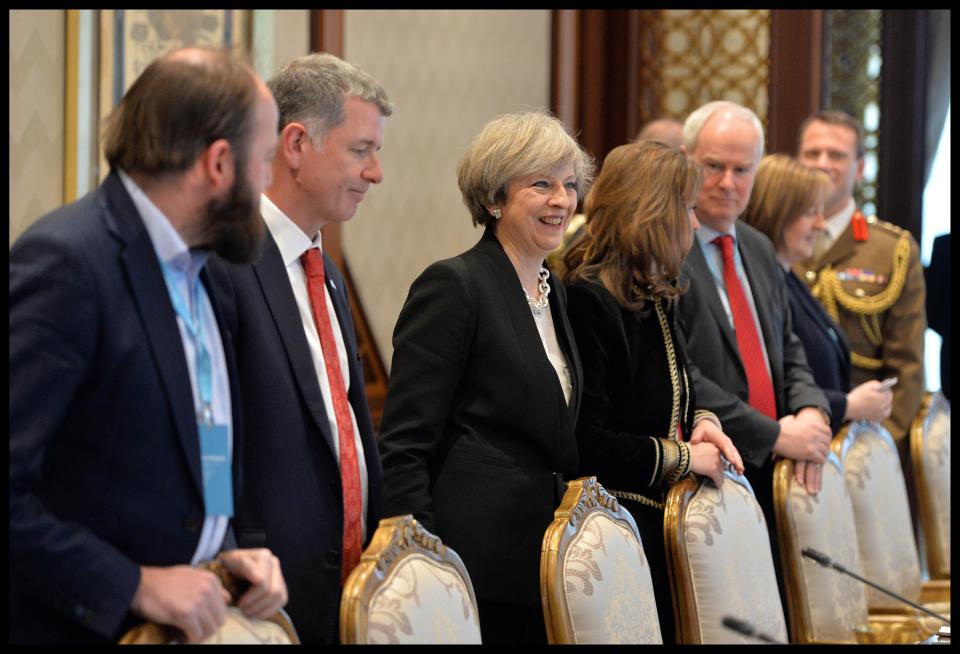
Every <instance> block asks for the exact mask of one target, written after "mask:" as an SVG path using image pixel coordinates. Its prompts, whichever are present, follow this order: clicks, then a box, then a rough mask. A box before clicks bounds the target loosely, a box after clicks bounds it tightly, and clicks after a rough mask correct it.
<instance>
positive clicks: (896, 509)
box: [842, 422, 921, 609]
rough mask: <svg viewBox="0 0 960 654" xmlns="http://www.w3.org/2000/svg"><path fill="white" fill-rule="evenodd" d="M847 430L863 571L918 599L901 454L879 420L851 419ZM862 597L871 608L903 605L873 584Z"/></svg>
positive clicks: (847, 467)
mask: <svg viewBox="0 0 960 654" xmlns="http://www.w3.org/2000/svg"><path fill="white" fill-rule="evenodd" d="M848 430H849V431H848V434H847V436H846V440H845V445H844V447H845V448H846V451H845V452H844V456H843V457H842V463H843V467H844V472H845V476H846V483H847V489H848V490H849V492H850V498H851V500H852V501H853V514H854V520H855V522H856V532H857V543H858V545H859V549H860V561H861V563H862V564H863V568H862V572H861V574H862V575H863V576H864V577H865V578H867V579H869V580H871V581H873V582H874V583H877V584H879V585H881V586H883V587H885V588H888V589H890V590H892V591H893V592H895V593H898V594H900V595H903V596H904V597H906V598H908V599H911V600H914V601H916V600H918V599H919V596H920V589H921V578H920V558H919V556H918V554H917V545H916V542H915V541H914V537H913V528H912V524H913V523H912V520H911V517H910V507H909V504H908V503H907V489H906V485H905V483H904V479H903V471H902V470H901V468H900V456H899V454H898V453H897V449H896V446H895V445H894V444H893V439H892V438H891V437H890V434H889V432H887V430H886V429H885V428H884V427H883V426H881V425H879V424H876V423H867V422H854V423H851V424H850V426H849V427H848ZM866 597H867V606H869V607H870V608H871V609H873V608H893V609H899V608H901V607H902V604H901V603H900V602H898V601H897V600H895V599H893V598H892V597H889V596H887V595H885V594H883V593H881V592H880V591H878V590H875V589H873V588H869V587H868V588H867V589H866Z"/></svg>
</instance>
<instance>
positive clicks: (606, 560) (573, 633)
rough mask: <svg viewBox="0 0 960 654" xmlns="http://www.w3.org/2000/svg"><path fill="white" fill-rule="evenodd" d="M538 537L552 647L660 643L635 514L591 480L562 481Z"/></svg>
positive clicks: (593, 479)
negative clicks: (555, 506)
mask: <svg viewBox="0 0 960 654" xmlns="http://www.w3.org/2000/svg"><path fill="white" fill-rule="evenodd" d="M553 515H554V518H553V522H552V523H550V526H549V527H547V530H546V532H545V533H544V535H543V547H542V549H541V552H540V594H541V597H542V599H543V616H544V621H545V622H546V627H547V640H548V641H549V642H550V643H564V644H585V643H601V644H623V643H654V644H662V643H663V638H662V636H661V634H660V621H659V617H658V614H657V604H656V600H655V599H654V594H653V582H652V580H651V578H650V568H649V566H648V564H647V558H646V556H645V555H644V552H643V543H642V541H641V540H640V533H639V532H638V531H637V525H636V523H635V522H634V520H633V516H631V515H630V512H629V511H627V510H626V509H625V508H624V507H623V506H621V505H620V503H619V502H618V501H617V498H616V497H614V496H613V495H610V494H609V493H607V491H606V490H605V489H604V488H603V486H601V485H600V484H599V483H597V478H596V477H582V478H580V479H576V480H574V481H570V482H567V490H566V492H565V493H564V495H563V500H562V502H561V503H560V507H559V508H558V509H557V510H556V511H555V512H554V514H553Z"/></svg>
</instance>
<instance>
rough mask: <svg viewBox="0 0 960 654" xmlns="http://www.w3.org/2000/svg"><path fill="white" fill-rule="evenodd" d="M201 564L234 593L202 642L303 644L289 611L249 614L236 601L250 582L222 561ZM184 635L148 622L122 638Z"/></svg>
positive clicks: (153, 640) (160, 640)
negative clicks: (219, 620) (266, 615)
mask: <svg viewBox="0 0 960 654" xmlns="http://www.w3.org/2000/svg"><path fill="white" fill-rule="evenodd" d="M197 567H199V568H203V569H206V570H210V571H211V572H212V573H214V574H215V575H217V576H218V577H219V578H220V583H222V584H223V587H224V588H226V589H227V591H228V592H229V593H230V598H231V606H228V607H227V614H226V618H225V620H224V622H223V624H222V625H221V626H220V628H219V629H217V631H216V632H215V633H214V634H213V635H211V636H210V637H209V638H207V639H206V640H204V641H203V642H201V643H198V644H200V645H299V644H300V639H299V638H298V637H297V631H296V629H294V627H293V623H292V622H290V617H289V616H288V615H287V613H286V611H284V610H283V609H280V610H279V611H278V612H277V613H275V614H274V615H273V616H272V617H270V618H269V619H266V620H260V619H258V618H248V617H247V616H245V615H244V614H243V613H242V612H241V611H240V609H238V608H237V607H236V606H235V605H234V604H235V603H236V601H237V600H238V599H240V596H241V595H243V593H244V591H245V590H246V589H247V587H249V583H247V582H246V581H241V580H240V579H238V578H237V577H235V576H233V575H232V574H230V573H229V572H228V571H227V569H226V568H225V567H224V566H223V564H222V563H220V562H219V561H206V562H204V563H201V564H199V565H198V566H197ZM184 640H185V639H184V635H183V632H181V631H180V630H179V629H177V628H176V627H172V626H170V625H162V624H156V623H154V622H145V623H143V624H141V625H138V626H136V627H134V628H132V629H131V630H130V631H128V632H127V633H126V634H124V635H123V637H122V638H121V639H120V642H119V644H120V645H179V644H182V643H183V642H184Z"/></svg>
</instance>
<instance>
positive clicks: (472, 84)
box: [343, 10, 550, 368]
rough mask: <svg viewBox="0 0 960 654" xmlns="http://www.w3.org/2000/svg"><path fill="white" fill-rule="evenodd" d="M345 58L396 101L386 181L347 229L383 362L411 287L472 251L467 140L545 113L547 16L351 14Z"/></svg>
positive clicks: (347, 246) (476, 233)
mask: <svg viewBox="0 0 960 654" xmlns="http://www.w3.org/2000/svg"><path fill="white" fill-rule="evenodd" d="M344 48H345V54H344V58H345V59H347V60H348V61H350V62H352V63H355V64H357V65H358V66H360V67H361V68H363V69H364V70H367V71H368V72H370V73H371V74H372V75H374V76H375V77H376V78H377V79H378V80H380V82H381V83H382V84H383V86H384V88H386V90H387V93H388V94H389V95H390V98H391V99H392V100H393V101H394V103H395V105H396V111H395V112H394V114H393V116H392V117H390V118H388V119H387V122H386V129H385V133H384V145H383V150H381V161H382V165H383V173H384V181H383V183H382V184H381V185H380V186H379V187H375V188H371V189H370V191H369V192H368V193H367V196H366V198H365V199H364V201H363V203H362V204H361V205H360V209H359V211H358V212H357V215H356V216H354V218H353V219H352V220H350V221H349V222H348V223H346V224H345V225H344V229H343V247H344V252H345V253H346V257H347V262H348V264H349V268H350V272H351V275H352V277H353V280H354V282H355V284H356V289H357V293H358V295H359V297H360V300H361V301H362V303H363V309H364V311H365V313H366V315H367V318H368V319H369V322H370V326H371V329H372V331H373V334H374V338H375V340H376V343H377V346H378V347H379V349H380V353H381V356H382V357H383V360H384V363H385V364H386V365H387V366H388V368H389V365H390V362H391V358H392V356H393V346H392V342H391V339H392V336H393V327H394V325H395V324H396V321H397V316H398V315H399V313H400V308H401V307H402V306H403V302H404V300H406V297H407V292H408V290H409V288H410V284H411V283H412V282H413V280H414V279H415V278H416V277H417V275H419V274H420V273H421V272H422V271H423V269H424V268H426V267H427V266H428V265H429V264H430V263H432V262H434V261H436V260H438V259H442V258H445V257H451V256H454V255H457V254H459V253H460V252H463V251H464V250H466V249H468V248H470V247H472V246H473V244H474V243H476V242H477V241H478V240H479V239H480V235H481V232H480V230H479V229H476V228H474V227H473V225H472V224H471V222H470V215H469V213H468V212H467V209H466V207H464V205H463V201H462V200H461V198H460V191H459V189H458V188H457V176H456V168H457V164H458V163H459V161H460V158H461V157H462V156H463V152H464V150H465V149H466V147H467V144H468V143H469V142H470V140H471V139H472V138H473V136H474V135H475V134H476V133H477V132H478V131H480V128H481V127H482V126H483V124H484V123H486V122H487V121H488V120H490V119H491V118H494V117H495V116H497V115H500V114H503V113H507V112H513V111H524V110H533V109H539V108H546V107H548V106H549V97H550V96H549V80H550V61H549V58H550V14H549V12H548V11H545V10H544V11H464V10H458V11H439V10H421V11H416V10H404V11H356V10H347V11H346V15H345V29H344Z"/></svg>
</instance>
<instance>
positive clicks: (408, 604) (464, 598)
mask: <svg viewBox="0 0 960 654" xmlns="http://www.w3.org/2000/svg"><path fill="white" fill-rule="evenodd" d="M366 642H367V643H368V644H371V645H372V644H410V643H464V644H467V643H474V644H479V643H480V625H479V623H478V622H477V613H476V610H475V609H474V607H473V604H472V603H471V601H470V592H469V591H468V590H467V587H466V585H465V584H464V581H463V578H462V577H461V576H460V575H459V574H457V571H456V570H454V569H452V568H451V567H450V566H446V565H444V564H442V563H438V562H437V561H434V560H433V559H431V558H429V557H426V556H424V555H422V554H411V555H409V556H407V557H405V558H404V560H403V562H402V563H400V564H399V565H398V566H396V567H395V568H394V569H393V571H392V572H391V574H390V576H389V577H388V578H387V579H386V581H384V582H383V584H382V585H381V586H380V589H379V590H378V591H377V592H375V593H374V594H373V598H372V599H371V601H370V614H369V618H368V623H367V640H366Z"/></svg>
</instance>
